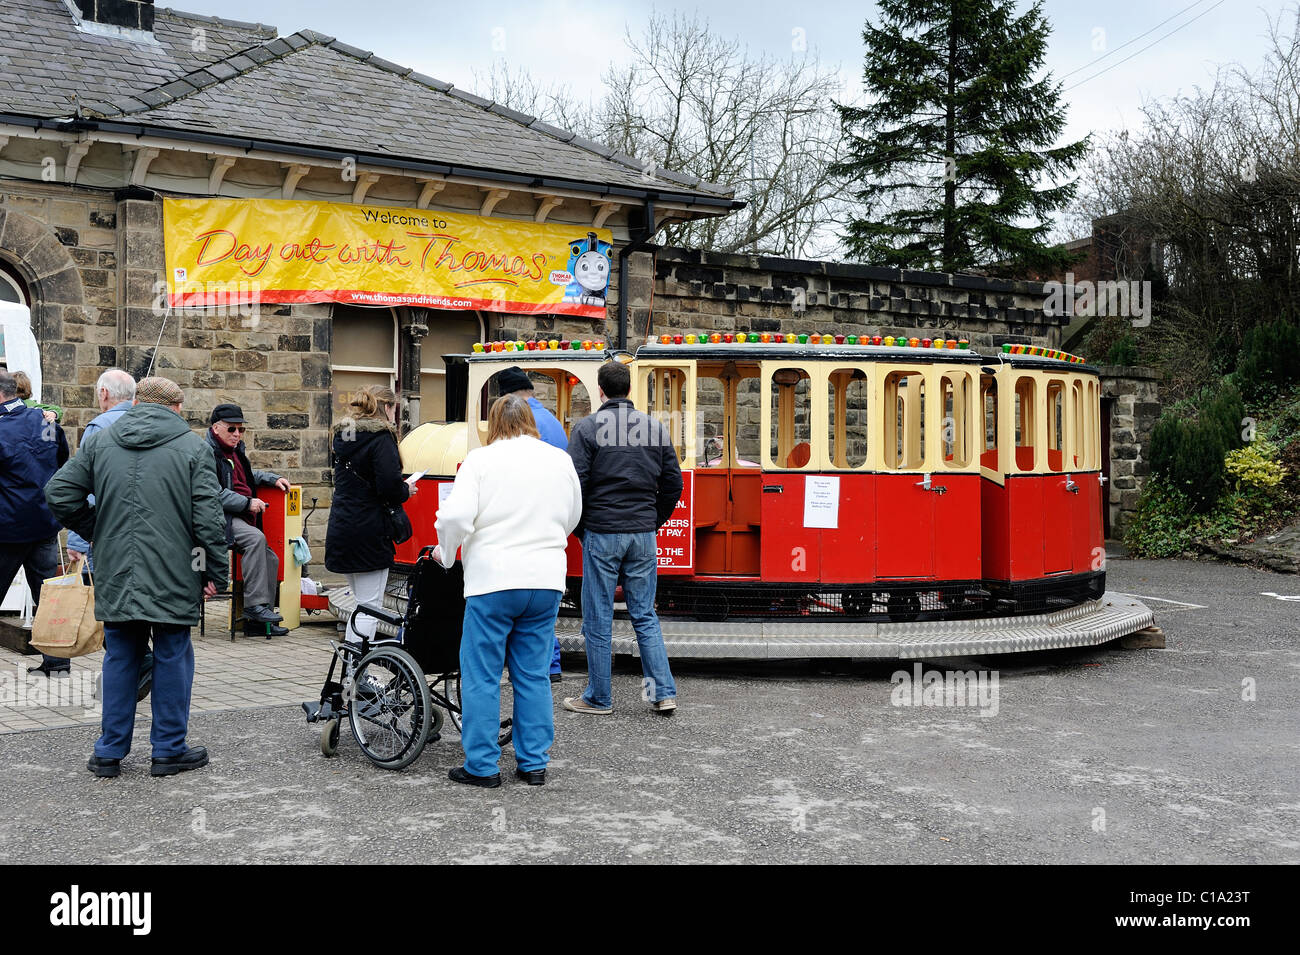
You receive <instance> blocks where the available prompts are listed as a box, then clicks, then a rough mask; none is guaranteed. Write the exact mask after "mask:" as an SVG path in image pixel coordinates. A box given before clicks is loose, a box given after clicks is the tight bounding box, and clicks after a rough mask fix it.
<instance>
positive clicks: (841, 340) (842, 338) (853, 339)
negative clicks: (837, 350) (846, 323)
mask: <svg viewBox="0 0 1300 955" xmlns="http://www.w3.org/2000/svg"><path fill="white" fill-rule="evenodd" d="M833 341H834V342H835V344H837V345H844V344H848V345H856V344H857V343H858V336H857V335H836V336H835V338H834V339H833Z"/></svg>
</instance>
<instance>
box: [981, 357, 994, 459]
mask: <svg viewBox="0 0 1300 955" xmlns="http://www.w3.org/2000/svg"><path fill="white" fill-rule="evenodd" d="M980 407H981V408H982V409H983V416H984V427H983V429H982V432H983V434H982V437H981V440H980V466H981V467H986V468H990V469H991V470H994V471H996V470H997V469H998V380H997V379H996V378H994V377H993V376H992V375H984V376H982V377H981V378H980Z"/></svg>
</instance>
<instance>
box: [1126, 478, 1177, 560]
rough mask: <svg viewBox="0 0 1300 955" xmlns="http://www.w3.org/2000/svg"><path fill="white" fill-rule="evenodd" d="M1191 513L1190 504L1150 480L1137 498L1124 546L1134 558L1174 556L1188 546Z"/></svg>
mask: <svg viewBox="0 0 1300 955" xmlns="http://www.w3.org/2000/svg"><path fill="white" fill-rule="evenodd" d="M1153 468H1154V464H1153ZM1191 512H1192V503H1191V501H1189V500H1188V499H1187V498H1186V497H1185V496H1184V495H1183V494H1180V493H1179V492H1178V491H1176V490H1174V489H1173V488H1172V487H1170V486H1169V485H1168V484H1166V483H1165V482H1164V480H1162V479H1160V478H1157V477H1152V478H1151V479H1150V480H1148V481H1147V484H1146V487H1145V488H1143V490H1142V496H1141V497H1139V498H1138V505H1137V511H1136V512H1135V513H1134V515H1133V520H1132V522H1131V523H1130V524H1129V526H1128V529H1127V530H1126V531H1125V532H1124V543H1125V545H1126V546H1127V547H1128V549H1129V550H1130V551H1131V552H1132V553H1133V556H1135V557H1176V556H1178V555H1179V554H1181V553H1182V552H1183V551H1185V550H1187V549H1188V548H1190V547H1191V546H1192V542H1193V538H1192V532H1191V521H1190V520H1189V518H1190V515H1191Z"/></svg>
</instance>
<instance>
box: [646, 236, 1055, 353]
mask: <svg viewBox="0 0 1300 955" xmlns="http://www.w3.org/2000/svg"><path fill="white" fill-rule="evenodd" d="M1046 297H1047V296H1046V292H1045V291H1044V289H1043V286H1042V285H1041V284H1039V283H1036V282H1008V281H1002V280H1000V279H988V278H983V277H980V276H971V275H950V274H947V273H941V272H913V271H899V270H897V269H885V268H875V267H871V266H864V265H850V264H844V263H838V262H813V261H806V260H798V259H776V258H768V257H765V256H749V255H722V254H717V253H712V252H691V251H688V250H685V249H671V248H669V249H660V250H659V252H658V253H657V254H656V261H655V265H654V323H653V327H652V328H651V329H650V330H651V332H652V333H653V332H659V333H662V332H665V331H672V332H678V331H681V332H694V333H697V334H698V333H700V332H704V333H707V334H712V333H713V332H728V331H731V332H734V331H744V332H750V331H754V332H780V333H782V334H790V333H793V334H796V335H797V334H800V333H805V332H806V333H812V332H820V333H826V332H830V333H831V334H845V335H861V334H864V333H866V334H871V335H898V334H906V335H908V337H912V336H915V337H918V338H935V337H941V338H966V339H968V340H969V341H970V343H971V345H972V346H974V347H979V346H985V347H988V348H992V347H994V346H997V345H1001V344H1002V343H1004V342H1013V343H1021V344H1034V345H1044V346H1048V347H1056V346H1057V345H1059V344H1060V335H1061V329H1062V328H1063V326H1064V322H1065V317H1064V316H1059V317H1058V316H1051V315H1048V314H1046V312H1045V311H1044V303H1045V301H1046ZM634 327H635V328H636V329H637V334H636V335H634V336H632V339H631V340H632V342H633V343H634V344H639V343H640V342H642V341H644V334H645V333H644V329H645V319H644V316H643V315H642V316H641V319H640V322H639V323H638V324H636V325H635V326H634ZM932 332H938V333H940V334H931V333H932Z"/></svg>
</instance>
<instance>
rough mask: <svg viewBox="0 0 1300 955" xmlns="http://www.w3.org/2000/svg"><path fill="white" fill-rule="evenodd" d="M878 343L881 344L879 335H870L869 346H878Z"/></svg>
mask: <svg viewBox="0 0 1300 955" xmlns="http://www.w3.org/2000/svg"><path fill="white" fill-rule="evenodd" d="M880 342H881V338H880V336H879V335H872V336H871V344H873V345H879V344H880Z"/></svg>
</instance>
